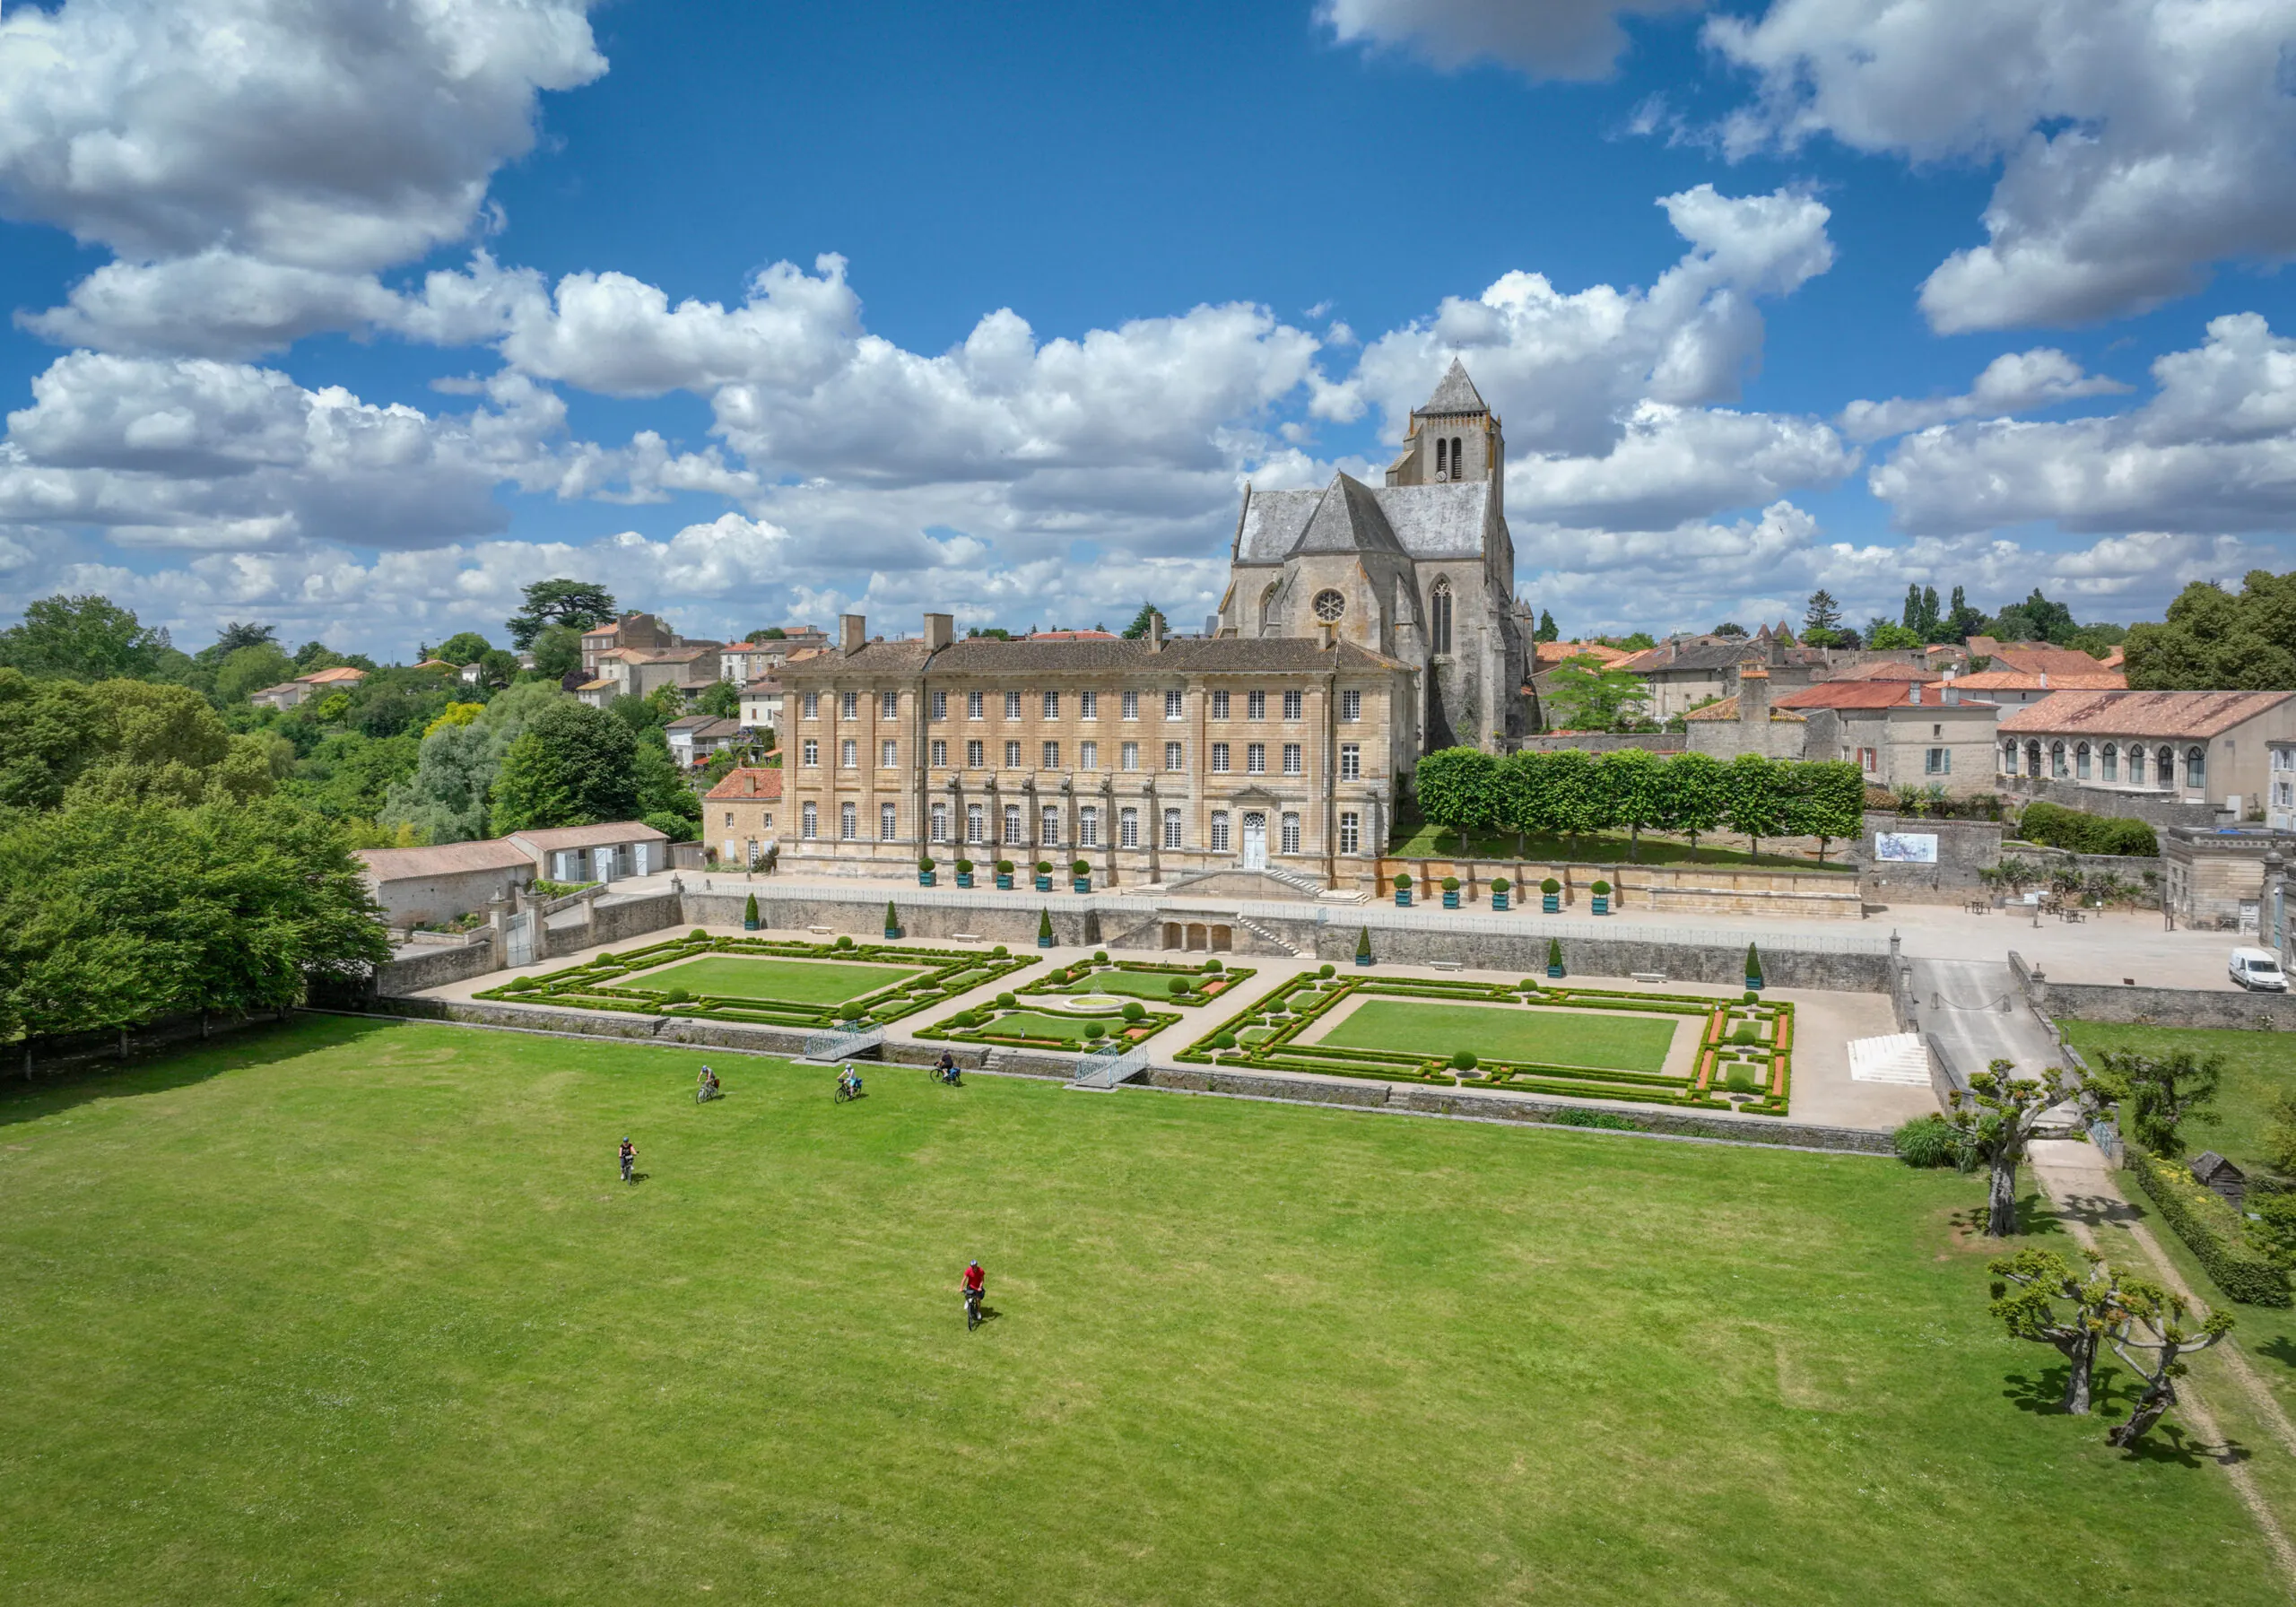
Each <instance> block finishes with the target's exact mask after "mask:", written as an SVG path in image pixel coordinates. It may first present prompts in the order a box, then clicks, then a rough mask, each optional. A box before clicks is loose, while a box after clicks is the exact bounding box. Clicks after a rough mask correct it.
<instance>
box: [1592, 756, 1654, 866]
mask: <svg viewBox="0 0 2296 1607" xmlns="http://www.w3.org/2000/svg"><path fill="white" fill-rule="evenodd" d="M1595 768H1596V786H1598V787H1599V788H1600V789H1601V791H1602V794H1603V796H1604V798H1605V801H1606V803H1607V806H1608V807H1607V811H1606V812H1607V813H1608V814H1609V816H1610V823H1611V824H1613V825H1616V826H1624V827H1625V828H1626V832H1627V843H1626V856H1627V858H1628V859H1629V860H1630V861H1631V860H1633V859H1635V858H1636V857H1637V856H1639V853H1640V852H1641V847H1642V832H1643V829H1644V828H1645V827H1649V828H1652V829H1654V830H1655V829H1656V828H1657V827H1659V826H1661V825H1663V824H1664V823H1665V818H1666V781H1665V769H1666V765H1665V760H1661V759H1659V758H1658V757H1657V755H1656V754H1654V753H1652V752H1651V751H1649V750H1648V748H1621V749H1619V750H1618V751H1616V752H1614V753H1605V754H1604V755H1603V757H1602V758H1601V759H1600V760H1598V761H1596V767H1595Z"/></svg>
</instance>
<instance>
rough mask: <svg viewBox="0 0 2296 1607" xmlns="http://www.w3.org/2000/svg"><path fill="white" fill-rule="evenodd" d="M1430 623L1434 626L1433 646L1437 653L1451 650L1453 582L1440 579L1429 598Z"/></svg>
mask: <svg viewBox="0 0 2296 1607" xmlns="http://www.w3.org/2000/svg"><path fill="white" fill-rule="evenodd" d="M1427 612H1428V614H1429V616H1430V617H1429V620H1428V623H1429V624H1430V625H1431V626H1432V627H1433V633H1432V634H1433V647H1434V650H1435V651H1436V652H1437V653H1448V652H1449V651H1450V650H1451V583H1450V582H1449V581H1448V580H1438V581H1437V582H1436V583H1435V590H1434V593H1433V595H1431V596H1430V598H1429V599H1428V605H1427Z"/></svg>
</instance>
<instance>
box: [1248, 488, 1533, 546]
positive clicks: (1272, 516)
mask: <svg viewBox="0 0 2296 1607" xmlns="http://www.w3.org/2000/svg"><path fill="white" fill-rule="evenodd" d="M1343 480H1344V481H1346V482H1347V483H1348V484H1349V485H1352V486H1353V487H1355V491H1357V492H1361V493H1362V495H1363V496H1365V497H1368V498H1369V499H1370V503H1371V506H1372V507H1374V508H1377V509H1378V514H1379V517H1381V519H1382V520H1384V522H1385V523H1386V526H1387V534H1388V535H1389V536H1390V537H1391V538H1392V539H1393V540H1394V542H1395V543H1396V546H1398V547H1400V548H1401V549H1402V550H1403V551H1404V552H1405V554H1406V555H1407V556H1409V557H1412V558H1415V559H1431V558H1481V557H1482V556H1483V518H1484V515H1485V511H1486V509H1487V508H1489V506H1490V502H1491V487H1490V486H1489V485H1488V484H1487V483H1485V482H1482V481H1473V482H1465V483H1461V484H1457V485H1379V486H1371V485H1365V484H1363V483H1362V482H1361V481H1358V480H1353V479H1351V478H1350V477H1349V476H1347V475H1344V474H1335V475H1334V476H1333V477H1332V482H1331V484H1330V485H1328V486H1326V487H1325V488H1324V489H1323V490H1322V491H1246V492H1245V493H1244V512H1243V517H1242V519H1241V520H1240V521H1239V523H1238V525H1237V528H1236V561H1237V562H1238V563H1242V564H1278V563H1282V562H1283V560H1284V559H1285V558H1287V557H1288V556H1290V555H1291V552H1293V551H1294V550H1295V549H1297V550H1300V551H1303V552H1344V551H1351V550H1352V549H1353V548H1354V547H1355V546H1356V545H1358V544H1371V543H1353V542H1349V543H1343V544H1341V545H1339V546H1336V547H1323V546H1309V547H1301V546H1300V542H1301V540H1302V538H1303V537H1304V536H1305V535H1306V534H1307V529H1308V526H1309V522H1310V521H1311V520H1312V519H1314V517H1316V514H1317V512H1318V509H1319V508H1322V507H1323V506H1324V505H1325V504H1326V500H1327V499H1331V495H1332V491H1333V490H1334V489H1335V488H1336V487H1338V486H1339V484H1340V482H1341V481H1343ZM1346 499H1347V501H1348V502H1349V503H1352V502H1353V501H1354V499H1355V493H1354V492H1349V493H1346ZM1380 544H1384V543H1380Z"/></svg>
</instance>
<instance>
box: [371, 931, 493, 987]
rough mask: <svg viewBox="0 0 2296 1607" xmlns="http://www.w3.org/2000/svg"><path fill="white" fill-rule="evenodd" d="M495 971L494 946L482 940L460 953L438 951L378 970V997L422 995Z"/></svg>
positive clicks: (458, 951) (379, 967)
mask: <svg viewBox="0 0 2296 1607" xmlns="http://www.w3.org/2000/svg"><path fill="white" fill-rule="evenodd" d="M492 969H494V945H493V944H492V943H491V942H486V941H483V940H482V941H481V942H474V943H471V944H468V945H466V946H465V947H463V948H459V949H438V950H434V951H431V953H428V954H415V955H410V956H409V957H408V958H406V959H404V960H388V961H386V962H385V963H384V964H382V965H380V966H378V967H377V968H376V969H375V991H376V992H377V993H378V994H419V993H422V991H423V990H425V989H426V988H433V987H446V986H449V985H450V984H453V983H457V982H467V981H469V980H470V979H471V978H472V977H483V976H484V975H486V973H487V972H489V971H491V970H492Z"/></svg>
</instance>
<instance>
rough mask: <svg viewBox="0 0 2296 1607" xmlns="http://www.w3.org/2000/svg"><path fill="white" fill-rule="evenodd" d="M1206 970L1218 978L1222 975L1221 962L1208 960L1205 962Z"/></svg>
mask: <svg viewBox="0 0 2296 1607" xmlns="http://www.w3.org/2000/svg"><path fill="white" fill-rule="evenodd" d="M1204 969H1205V970H1206V971H1207V972H1209V973H1211V974H1212V975H1213V976H1215V977H1216V976H1218V975H1219V974H1220V969H1221V968H1220V962H1219V961H1218V960H1205V962H1204Z"/></svg>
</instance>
